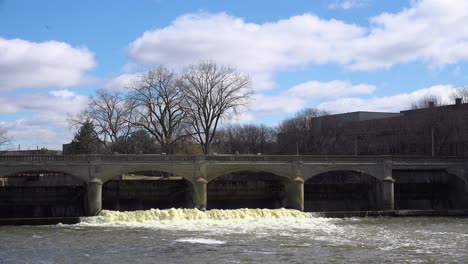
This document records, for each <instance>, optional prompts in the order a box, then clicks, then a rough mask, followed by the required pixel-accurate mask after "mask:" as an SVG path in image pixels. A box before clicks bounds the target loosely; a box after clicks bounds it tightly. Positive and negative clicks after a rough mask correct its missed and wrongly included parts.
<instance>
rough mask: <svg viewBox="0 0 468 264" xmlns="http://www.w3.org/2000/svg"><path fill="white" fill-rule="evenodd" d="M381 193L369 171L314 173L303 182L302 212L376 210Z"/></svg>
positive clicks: (377, 183) (380, 184) (351, 170)
mask: <svg viewBox="0 0 468 264" xmlns="http://www.w3.org/2000/svg"><path fill="white" fill-rule="evenodd" d="M309 176H310V175H309ZM381 192H382V181H380V179H379V178H378V177H376V176H374V175H372V174H370V173H369V171H366V170H358V169H354V168H353V169H337V168H333V169H322V170H317V171H316V173H314V174H313V175H312V176H310V177H306V180H305V182H304V210H305V211H312V212H317V211H368V210H380V208H379V207H380V204H381V199H382V198H381V197H380V194H381Z"/></svg>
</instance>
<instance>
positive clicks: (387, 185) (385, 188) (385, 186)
mask: <svg viewBox="0 0 468 264" xmlns="http://www.w3.org/2000/svg"><path fill="white" fill-rule="evenodd" d="M394 183H395V180H393V179H392V178H391V177H390V176H387V177H385V178H384V179H383V182H382V203H383V208H382V209H383V210H384V211H390V210H394V209H395V194H394V188H393V185H394Z"/></svg>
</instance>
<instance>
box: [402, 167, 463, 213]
mask: <svg viewBox="0 0 468 264" xmlns="http://www.w3.org/2000/svg"><path fill="white" fill-rule="evenodd" d="M393 177H394V179H395V209H398V210H410V209H420V210H446V209H463V208H464V201H463V199H464V192H465V190H464V189H465V183H464V182H463V181H462V180H461V179H460V178H458V177H456V176H454V175H451V174H448V173H447V172H446V171H443V170H427V171H395V172H394V173H393Z"/></svg>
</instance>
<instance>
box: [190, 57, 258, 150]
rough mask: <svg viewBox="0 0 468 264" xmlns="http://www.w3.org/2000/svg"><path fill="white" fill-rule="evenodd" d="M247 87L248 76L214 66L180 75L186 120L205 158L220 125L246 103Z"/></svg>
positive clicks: (204, 65) (206, 64)
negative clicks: (220, 122)
mask: <svg viewBox="0 0 468 264" xmlns="http://www.w3.org/2000/svg"><path fill="white" fill-rule="evenodd" d="M250 84H251V81H250V78H249V77H248V76H246V75H243V74H240V73H238V72H237V71H236V70H235V69H234V68H231V67H228V66H224V65H219V64H216V63H213V62H202V63H199V64H196V65H192V66H190V67H189V68H187V69H186V71H185V72H184V74H183V75H182V78H181V87H182V89H183V92H184V96H185V97H184V99H185V103H186V108H187V116H188V119H189V120H190V126H191V129H193V132H194V134H195V136H194V137H195V140H196V141H197V142H198V143H199V144H200V145H201V147H202V149H203V153H204V154H208V153H209V152H210V145H211V143H212V141H213V139H214V136H215V134H216V129H217V128H218V125H219V121H220V120H221V119H222V118H226V117H228V116H229V115H230V114H236V113H237V110H238V108H239V107H241V106H244V105H245V104H246V103H247V102H248V100H249V98H250V96H251V94H252V91H251V89H250Z"/></svg>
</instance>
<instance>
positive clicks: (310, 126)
mask: <svg viewBox="0 0 468 264" xmlns="http://www.w3.org/2000/svg"><path fill="white" fill-rule="evenodd" d="M340 135H341V132H340V130H339V129H338V127H337V121H336V120H335V118H334V117H333V116H329V113H328V112H327V111H323V110H318V109H314V108H306V109H303V110H301V111H300V112H298V113H296V115H295V116H294V117H293V118H290V119H287V120H285V121H283V122H281V123H280V124H279V126H278V138H279V141H280V142H279V145H280V146H279V147H280V152H281V153H283V154H286V153H288V154H292V153H294V154H302V155H304V154H332V153H333V151H334V149H335V146H336V144H338V142H339V139H340Z"/></svg>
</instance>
